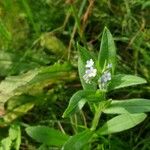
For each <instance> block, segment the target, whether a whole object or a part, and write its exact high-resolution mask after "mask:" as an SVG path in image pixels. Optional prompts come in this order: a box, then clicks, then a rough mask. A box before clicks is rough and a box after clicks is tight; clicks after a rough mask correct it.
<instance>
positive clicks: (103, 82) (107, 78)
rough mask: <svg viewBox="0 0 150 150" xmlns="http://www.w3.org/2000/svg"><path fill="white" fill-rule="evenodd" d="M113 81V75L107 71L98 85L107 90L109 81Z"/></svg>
mask: <svg viewBox="0 0 150 150" xmlns="http://www.w3.org/2000/svg"><path fill="white" fill-rule="evenodd" d="M110 80H111V73H110V71H105V72H104V73H103V74H102V76H101V77H100V78H99V80H98V83H99V87H101V88H105V86H106V84H107V82H108V81H110Z"/></svg>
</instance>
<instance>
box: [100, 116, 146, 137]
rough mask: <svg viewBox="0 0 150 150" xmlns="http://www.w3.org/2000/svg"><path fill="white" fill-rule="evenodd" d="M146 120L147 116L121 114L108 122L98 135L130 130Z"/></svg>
mask: <svg viewBox="0 0 150 150" xmlns="http://www.w3.org/2000/svg"><path fill="white" fill-rule="evenodd" d="M145 118H146V114H144V113H140V114H129V113H126V114H121V115H119V116H116V117H114V118H112V119H110V120H108V121H107V122H106V123H105V124H104V125H103V126H102V127H101V128H99V129H98V130H97V134H99V135H106V134H112V133H116V132H120V131H124V130H127V129H130V128H132V127H134V126H136V125H137V124H139V123H141V122H142V121H143V120H144V119H145Z"/></svg>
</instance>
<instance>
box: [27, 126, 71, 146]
mask: <svg viewBox="0 0 150 150" xmlns="http://www.w3.org/2000/svg"><path fill="white" fill-rule="evenodd" d="M26 132H27V134H28V135H29V136H30V137H32V138H33V139H34V140H36V141H37V142H40V143H43V144H45V145H49V146H62V145H63V144H64V143H65V142H66V141H67V140H68V138H69V136H68V135H66V134H63V133H61V132H60V131H58V130H55V129H53V128H49V127H46V126H31V127H27V128H26Z"/></svg>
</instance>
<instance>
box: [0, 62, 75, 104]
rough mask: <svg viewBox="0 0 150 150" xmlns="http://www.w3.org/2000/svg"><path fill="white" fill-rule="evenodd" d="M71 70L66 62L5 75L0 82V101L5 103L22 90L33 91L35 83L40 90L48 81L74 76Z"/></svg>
mask: <svg viewBox="0 0 150 150" xmlns="http://www.w3.org/2000/svg"><path fill="white" fill-rule="evenodd" d="M71 70H72V68H71V65H69V64H67V63H65V64H62V65H61V64H55V65H53V66H50V67H41V68H39V69H35V70H31V71H29V72H27V73H25V74H22V75H19V76H11V77H7V78H6V79H5V80H3V81H2V82H1V83H0V103H1V104H3V103H5V102H6V101H7V100H8V99H10V98H11V97H13V96H14V95H16V94H17V95H20V94H22V93H24V92H28V93H29V92H31V93H34V92H33V90H34V87H37V85H40V87H41V90H42V88H43V86H44V85H47V84H48V83H51V84H52V83H56V82H58V80H59V81H60V80H64V79H66V80H69V79H71V78H75V76H72V74H71V72H70V71H71ZM30 88H31V89H32V90H31V89H30ZM36 90H37V89H36ZM36 90H35V93H36ZM37 92H39V91H37Z"/></svg>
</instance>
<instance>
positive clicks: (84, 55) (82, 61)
mask: <svg viewBox="0 0 150 150" xmlns="http://www.w3.org/2000/svg"><path fill="white" fill-rule="evenodd" d="M78 51H79V59H78V71H79V77H80V81H81V84H82V86H83V89H85V90H96V87H97V86H96V83H95V82H91V84H88V83H86V82H85V81H84V79H83V76H84V75H85V65H86V61H87V60H90V59H93V61H94V58H93V57H92V55H91V54H90V52H89V51H87V50H86V49H85V48H84V47H81V46H80V45H79V44H78Z"/></svg>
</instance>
